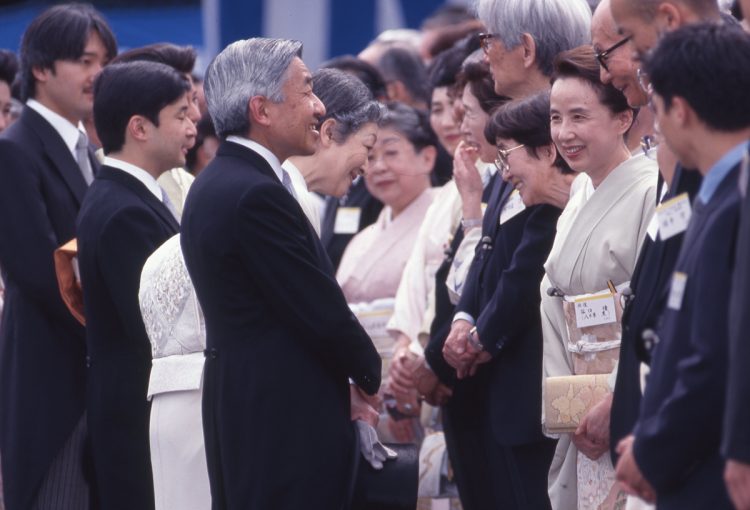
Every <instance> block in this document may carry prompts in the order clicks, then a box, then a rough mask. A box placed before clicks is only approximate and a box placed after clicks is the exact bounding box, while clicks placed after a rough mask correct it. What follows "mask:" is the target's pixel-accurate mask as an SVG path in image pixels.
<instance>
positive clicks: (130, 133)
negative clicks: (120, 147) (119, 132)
mask: <svg viewBox="0 0 750 510" xmlns="http://www.w3.org/2000/svg"><path fill="white" fill-rule="evenodd" d="M153 127H154V125H153V123H152V122H151V121H150V120H148V119H147V118H146V117H143V116H142V115H133V116H132V117H130V120H129V121H128V125H127V127H126V128H125V135H126V136H125V141H126V142H127V140H128V138H132V139H133V140H136V141H138V142H145V141H147V140H148V138H149V136H150V133H151V129H153Z"/></svg>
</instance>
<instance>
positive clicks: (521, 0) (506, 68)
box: [477, 0, 591, 99]
mask: <svg viewBox="0 0 750 510" xmlns="http://www.w3.org/2000/svg"><path fill="white" fill-rule="evenodd" d="M477 13H478V14H479V19H481V20H482V22H483V23H484V24H485V25H486V26H487V32H486V33H484V34H481V35H480V39H481V43H482V48H483V49H484V53H485V56H486V60H487V61H488V62H489V64H490V69H491V70H492V76H493V78H494V80H495V92H497V93H498V94H501V95H503V96H508V97H511V98H513V99H520V98H523V97H527V96H531V95H533V94H534V93H536V92H541V91H543V90H547V89H549V86H550V85H549V76H550V74H552V61H553V60H554V58H555V56H556V55H557V54H558V53H560V52H561V51H565V50H569V49H571V48H575V47H577V46H581V45H583V44H589V43H590V41H591V30H590V27H591V8H590V7H589V6H588V4H587V3H586V1H585V0H478V1H477Z"/></svg>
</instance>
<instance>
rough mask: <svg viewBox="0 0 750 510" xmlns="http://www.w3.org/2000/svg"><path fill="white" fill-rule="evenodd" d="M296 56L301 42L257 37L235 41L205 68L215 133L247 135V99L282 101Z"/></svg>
mask: <svg viewBox="0 0 750 510" xmlns="http://www.w3.org/2000/svg"><path fill="white" fill-rule="evenodd" d="M294 57H300V58H301V57H302V43H301V42H299V41H291V40H288V39H268V38H263V37H256V38H253V39H244V40H240V41H236V42H233V43H232V44H230V45H229V46H227V47H226V48H224V50H223V51H222V52H221V53H219V54H218V55H217V56H216V58H214V60H213V61H212V62H211V64H210V65H209V66H208V69H207V70H206V76H205V78H204V83H203V87H204V90H205V95H206V104H207V105H208V113H209V114H210V115H211V120H212V121H213V123H214V127H215V128H216V133H217V134H218V135H219V136H220V137H222V138H224V137H226V136H227V135H232V134H236V135H242V136H246V135H247V133H248V131H249V130H250V118H249V117H248V103H249V102H250V98H252V97H253V96H264V97H267V98H268V99H269V100H271V101H273V102H275V103H279V102H281V101H283V100H284V95H283V94H282V92H281V90H282V87H283V86H284V83H285V82H286V72H287V69H288V68H289V64H291V63H292V60H293V59H294Z"/></svg>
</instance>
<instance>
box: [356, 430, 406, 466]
mask: <svg viewBox="0 0 750 510" xmlns="http://www.w3.org/2000/svg"><path fill="white" fill-rule="evenodd" d="M357 432H358V434H359V450H360V451H361V452H362V456H363V457H364V458H365V460H366V461H367V462H369V463H370V465H371V466H372V467H373V468H374V469H377V470H380V469H383V463H384V462H385V461H387V460H391V459H395V458H396V457H398V454H397V453H396V452H394V451H393V450H391V449H390V448H388V447H387V446H385V445H384V444H383V443H381V442H380V440H379V439H378V433H377V432H375V429H374V428H372V426H371V425H370V424H369V423H366V422H364V421H362V420H357Z"/></svg>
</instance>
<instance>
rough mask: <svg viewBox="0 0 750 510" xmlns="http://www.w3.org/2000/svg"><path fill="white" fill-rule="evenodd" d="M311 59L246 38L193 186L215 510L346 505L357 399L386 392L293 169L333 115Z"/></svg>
mask: <svg viewBox="0 0 750 510" xmlns="http://www.w3.org/2000/svg"><path fill="white" fill-rule="evenodd" d="M301 49H302V45H301V43H299V42H296V41H288V40H281V39H263V38H255V39H248V40H241V41H237V42H235V43H233V44H231V45H229V46H228V47H227V48H226V49H224V51H222V52H221V54H219V56H217V57H216V58H215V59H214V61H213V62H212V63H211V65H210V66H209V67H208V70H207V72H206V76H205V82H204V88H205V94H206V101H207V103H208V109H209V112H210V113H211V118H212V119H213V122H214V126H215V127H216V131H217V133H218V134H219V136H220V137H222V138H226V140H225V141H224V142H223V143H222V145H221V146H220V148H219V151H218V152H217V155H216V158H215V159H214V160H213V162H211V164H209V165H208V167H206V169H205V170H204V171H203V172H202V173H201V174H200V175H199V176H198V178H197V179H196V181H195V183H194V184H193V186H192V188H191V189H190V192H189V194H188V199H187V203H186V204H185V210H184V213H183V227H182V237H181V240H182V248H183V252H184V255H185V262H186V264H187V268H188V271H189V272H190V277H191V278H192V280H193V283H194V285H195V290H196V293H197V295H198V299H199V300H200V303H201V306H202V308H203V312H204V314H205V318H206V331H207V338H206V343H207V350H206V352H207V360H206V366H205V374H204V386H203V422H204V435H205V439H206V455H207V458H208V474H209V481H210V484H211V497H212V500H213V508H214V509H237V510H240V509H241V510H266V509H270V508H273V509H274V510H297V509H300V508H306V509H320V510H333V509H336V510H338V509H342V508H345V505H347V499H348V494H347V493H348V490H347V488H348V486H349V482H350V481H351V478H352V476H353V473H352V461H353V459H354V458H355V457H354V455H355V454H357V455H358V454H359V453H358V452H357V451H356V450H355V440H356V437H355V435H354V431H353V428H352V425H351V422H350V420H351V413H350V391H351V392H352V394H353V395H354V397H352V401H355V400H356V399H355V397H357V398H362V394H361V392H364V393H367V394H369V395H374V394H375V392H377V390H378V387H379V386H380V358H379V357H378V354H377V352H376V351H375V348H374V346H373V345H372V342H371V341H370V339H369V338H368V336H367V334H366V333H365V332H364V330H363V329H362V327H361V326H360V325H359V323H358V322H357V319H356V318H355V317H354V315H352V314H351V312H350V311H349V308H348V306H347V304H346V299H345V298H344V295H343V294H342V292H341V289H340V288H339V286H338V284H337V282H336V280H335V278H334V274H333V270H332V268H331V264H330V261H329V259H328V256H327V255H326V253H325V250H324V249H323V247H322V245H321V243H320V241H319V240H318V237H317V235H316V234H315V231H314V230H313V228H312V226H311V225H310V223H309V222H308V221H307V219H306V217H305V215H304V213H303V211H302V209H301V208H300V206H299V204H298V203H297V202H296V201H295V199H294V197H293V196H292V194H293V190H292V188H291V183H290V181H289V179H290V178H289V176H288V175H287V174H286V172H285V171H284V169H283V168H282V167H281V162H282V161H284V160H285V159H287V158H288V157H289V156H293V155H310V154H312V153H314V152H315V148H316V141H317V138H318V136H319V134H318V131H317V129H318V125H319V119H320V117H321V116H322V115H324V113H325V109H324V107H323V104H322V103H321V102H320V100H319V99H318V98H317V97H316V96H315V94H314V93H313V90H312V77H311V75H310V72H309V71H308V70H307V68H306V67H305V65H304V63H303V62H302V60H301V58H300V55H301ZM348 378H351V380H353V382H354V383H356V386H355V385H354V384H352V389H351V390H350V385H349V382H348ZM358 388H361V390H360V389H358Z"/></svg>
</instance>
